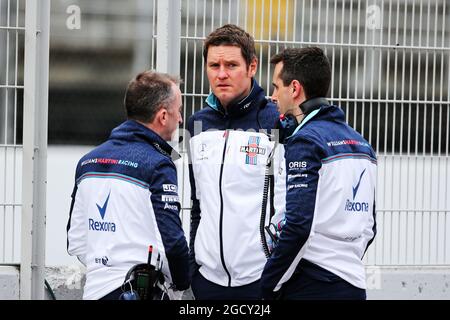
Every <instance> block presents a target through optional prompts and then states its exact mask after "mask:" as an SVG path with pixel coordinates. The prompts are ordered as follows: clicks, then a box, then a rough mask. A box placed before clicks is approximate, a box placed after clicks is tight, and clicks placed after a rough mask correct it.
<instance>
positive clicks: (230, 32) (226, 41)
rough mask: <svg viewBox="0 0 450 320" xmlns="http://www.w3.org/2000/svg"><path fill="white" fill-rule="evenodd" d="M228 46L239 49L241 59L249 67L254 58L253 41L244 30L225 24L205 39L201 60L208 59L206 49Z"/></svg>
mask: <svg viewBox="0 0 450 320" xmlns="http://www.w3.org/2000/svg"><path fill="white" fill-rule="evenodd" d="M220 45H229V46H234V47H238V48H241V54H242V57H244V60H245V62H246V64H247V67H248V66H249V65H250V63H251V62H252V60H253V59H255V58H256V49H255V41H254V39H253V37H252V36H251V35H250V34H249V33H248V32H246V31H245V30H244V29H241V28H240V27H238V26H236V25H234V24H226V25H223V26H222V27H220V28H217V29H216V30H214V31H213V32H211V33H210V34H209V35H208V36H207V37H206V39H205V43H204V46H203V58H204V60H205V62H206V59H207V58H208V49H209V47H210V46H220Z"/></svg>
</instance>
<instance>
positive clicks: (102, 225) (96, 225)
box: [89, 191, 116, 232]
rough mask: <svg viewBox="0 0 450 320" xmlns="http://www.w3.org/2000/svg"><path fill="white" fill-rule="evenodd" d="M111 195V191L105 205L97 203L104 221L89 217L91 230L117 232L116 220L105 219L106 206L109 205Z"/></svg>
mask: <svg viewBox="0 0 450 320" xmlns="http://www.w3.org/2000/svg"><path fill="white" fill-rule="evenodd" d="M110 195H111V191H110V192H109V194H108V197H107V198H106V200H105V203H103V206H99V205H98V204H96V205H97V209H98V212H99V213H100V217H101V218H102V221H96V220H94V219H91V218H89V230H92V231H106V232H116V224H115V223H114V222H108V221H103V220H104V218H105V213H106V208H107V207H108V201H109V196H110Z"/></svg>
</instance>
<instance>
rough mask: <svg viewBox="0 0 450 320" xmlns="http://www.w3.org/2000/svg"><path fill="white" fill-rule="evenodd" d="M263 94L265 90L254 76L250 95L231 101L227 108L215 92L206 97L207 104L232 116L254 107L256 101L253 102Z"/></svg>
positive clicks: (244, 112)
mask: <svg viewBox="0 0 450 320" xmlns="http://www.w3.org/2000/svg"><path fill="white" fill-rule="evenodd" d="M261 94H262V95H264V90H263V89H262V88H261V87H260V86H259V85H258V82H256V80H255V79H254V78H252V89H251V90H250V93H249V94H248V96H246V97H245V98H244V99H242V100H240V101H237V102H234V103H231V104H230V105H228V107H227V108H226V109H225V108H224V107H223V106H222V105H221V104H220V101H219V99H218V98H217V97H216V96H215V95H214V93H211V94H210V95H209V96H208V97H207V98H206V104H207V105H208V106H209V107H210V108H212V109H213V110H215V111H217V112H220V113H221V114H223V115H226V116H230V117H239V116H241V115H244V114H246V113H248V112H249V111H250V110H251V109H253V107H254V106H255V103H252V102H254V101H258V100H259V99H258V98H259V96H260V95H261Z"/></svg>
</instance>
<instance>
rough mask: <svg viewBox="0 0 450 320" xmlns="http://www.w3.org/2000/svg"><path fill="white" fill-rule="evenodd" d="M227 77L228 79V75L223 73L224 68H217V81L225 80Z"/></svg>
mask: <svg viewBox="0 0 450 320" xmlns="http://www.w3.org/2000/svg"><path fill="white" fill-rule="evenodd" d="M227 77H228V74H227V72H226V71H225V68H224V67H222V66H221V67H220V68H219V74H218V78H219V79H225V78H227Z"/></svg>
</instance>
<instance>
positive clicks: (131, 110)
mask: <svg viewBox="0 0 450 320" xmlns="http://www.w3.org/2000/svg"><path fill="white" fill-rule="evenodd" d="M180 82H181V80H180V79H179V78H178V77H174V76H171V75H168V74H166V73H159V72H156V71H152V70H149V71H144V72H141V73H139V74H138V75H137V76H136V77H135V78H134V79H132V80H131V81H130V83H129V84H128V88H127V92H126V93H125V101H124V103H125V109H126V111H127V117H128V119H132V120H138V121H140V122H143V123H151V122H152V121H153V120H154V119H155V115H156V113H157V112H158V111H159V110H160V109H161V108H163V107H166V106H168V105H169V104H170V103H172V101H173V99H175V95H174V94H173V90H172V85H173V84H175V85H179V84H180Z"/></svg>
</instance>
